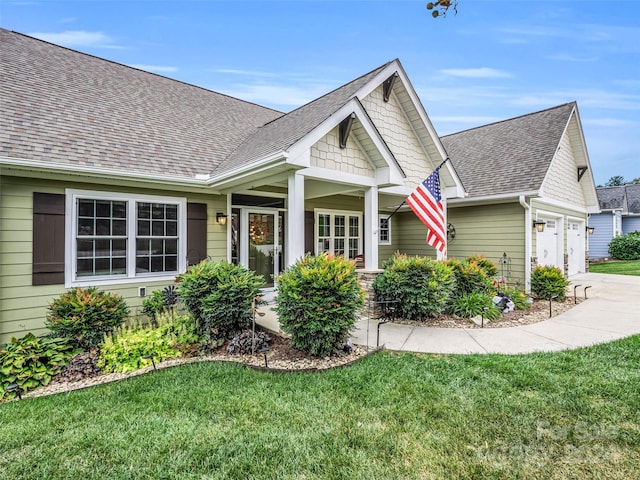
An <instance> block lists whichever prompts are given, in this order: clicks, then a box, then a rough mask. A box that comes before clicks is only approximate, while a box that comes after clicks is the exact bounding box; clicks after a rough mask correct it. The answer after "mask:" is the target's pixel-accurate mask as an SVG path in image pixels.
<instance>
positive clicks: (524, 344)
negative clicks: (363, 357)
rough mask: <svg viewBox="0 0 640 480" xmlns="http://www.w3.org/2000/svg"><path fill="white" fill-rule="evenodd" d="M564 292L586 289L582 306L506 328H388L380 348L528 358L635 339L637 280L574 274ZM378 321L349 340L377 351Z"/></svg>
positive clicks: (639, 330)
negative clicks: (523, 356)
mask: <svg viewBox="0 0 640 480" xmlns="http://www.w3.org/2000/svg"><path fill="white" fill-rule="evenodd" d="M569 280H570V281H571V285H570V286H569V288H568V290H569V291H570V292H571V293H572V294H573V285H577V284H581V285H582V286H581V287H579V288H578V290H577V292H578V295H579V296H581V295H583V291H584V290H583V289H584V287H585V286H587V285H591V288H589V289H588V290H587V297H588V299H587V300H586V301H583V302H581V303H580V304H578V305H577V306H575V307H574V308H572V309H570V310H569V311H567V312H565V313H562V314H559V315H558V316H556V317H552V318H550V319H549V320H545V321H543V322H539V323H535V324H531V325H523V326H518V327H506V328H487V329H466V328H432V327H426V326H424V327H423V326H410V325H400V324H393V323H387V324H384V325H381V327H380V345H384V347H385V348H386V349H388V350H398V351H408V352H424V353H507V354H514V353H530V352H543V351H556V350H565V349H570V348H576V347H582V346H587V345H594V344H597V343H604V342H609V341H611V340H616V339H618V338H623V337H628V336H630V335H635V334H640V277H634V276H628V275H605V274H597V273H586V274H579V275H575V276H573V277H571V278H570V279H569ZM376 330H377V322H376V321H375V320H368V319H366V318H365V319H363V320H361V321H360V322H358V324H357V327H356V330H355V332H354V335H353V336H352V341H353V342H354V343H357V344H360V345H368V346H372V347H375V346H376V334H377V332H376Z"/></svg>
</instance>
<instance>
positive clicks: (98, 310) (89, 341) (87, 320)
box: [45, 287, 129, 350]
mask: <svg viewBox="0 0 640 480" xmlns="http://www.w3.org/2000/svg"><path fill="white" fill-rule="evenodd" d="M128 314H129V307H127V304H126V302H125V301H124V299H123V298H122V297H121V296H120V295H118V294H117V293H107V292H103V291H102V290H98V289H97V288H96V287H89V288H87V289H84V288H74V289H71V290H68V291H67V292H65V293H63V294H61V295H60V297H59V298H56V299H55V300H54V301H53V302H51V303H50V304H49V309H48V312H47V320H46V322H45V325H46V326H47V328H49V330H51V332H52V333H53V335H54V336H57V337H64V338H68V339H69V341H70V342H71V343H72V344H73V345H74V346H75V347H78V348H81V349H83V350H91V349H92V348H95V347H97V346H98V344H100V342H102V339H103V337H104V335H105V333H110V332H112V331H113V329H114V328H116V327H118V326H120V325H122V323H123V322H124V319H125V317H126V316H127V315H128Z"/></svg>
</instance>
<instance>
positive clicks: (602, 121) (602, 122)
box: [582, 117, 633, 128]
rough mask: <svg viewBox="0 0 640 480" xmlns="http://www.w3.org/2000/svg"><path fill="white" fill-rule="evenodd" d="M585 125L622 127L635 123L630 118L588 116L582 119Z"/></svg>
mask: <svg viewBox="0 0 640 480" xmlns="http://www.w3.org/2000/svg"><path fill="white" fill-rule="evenodd" d="M582 123H583V124H584V125H590V126H594V127H605V128H606V127H612V128H620V127H626V126H628V125H633V122H631V121H629V120H622V119H620V118H606V117H605V118H587V119H584V120H582Z"/></svg>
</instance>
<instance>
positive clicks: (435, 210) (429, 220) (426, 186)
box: [406, 167, 447, 255]
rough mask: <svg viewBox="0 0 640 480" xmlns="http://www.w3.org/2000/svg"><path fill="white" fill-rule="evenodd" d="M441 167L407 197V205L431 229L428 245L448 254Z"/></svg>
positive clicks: (428, 234) (428, 233)
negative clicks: (441, 189)
mask: <svg viewBox="0 0 640 480" xmlns="http://www.w3.org/2000/svg"><path fill="white" fill-rule="evenodd" d="M439 171H440V167H438V168H436V169H435V170H434V171H433V173H432V174H431V175H429V176H428V177H427V178H426V179H425V180H424V181H423V182H422V183H421V184H420V185H418V186H417V187H416V189H415V190H414V191H413V192H412V193H411V195H409V197H407V200H406V202H407V205H409V206H410V207H411V210H413V213H415V214H416V215H417V216H418V218H419V219H420V221H421V222H422V223H424V224H425V225H426V227H427V228H428V229H429V231H428V232H427V243H428V244H429V245H431V246H432V247H433V248H435V249H436V250H439V251H440V252H442V254H443V255H446V253H447V231H446V228H445V222H444V208H443V206H442V196H441V195H440V173H439Z"/></svg>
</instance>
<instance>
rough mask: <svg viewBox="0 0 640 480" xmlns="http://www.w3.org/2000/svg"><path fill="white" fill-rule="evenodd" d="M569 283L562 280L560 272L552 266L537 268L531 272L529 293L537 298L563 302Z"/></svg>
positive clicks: (562, 276) (564, 279)
mask: <svg viewBox="0 0 640 480" xmlns="http://www.w3.org/2000/svg"><path fill="white" fill-rule="evenodd" d="M567 285H569V281H568V280H567V279H566V278H564V275H563V274H562V271H561V270H560V269H559V268H558V267H554V266H552V265H544V266H538V267H536V268H534V269H533V271H532V272H531V292H532V293H533V294H534V295H535V296H537V297H538V298H545V299H548V298H551V297H553V296H557V300H558V301H560V300H564V299H565V297H566V288H567Z"/></svg>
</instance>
